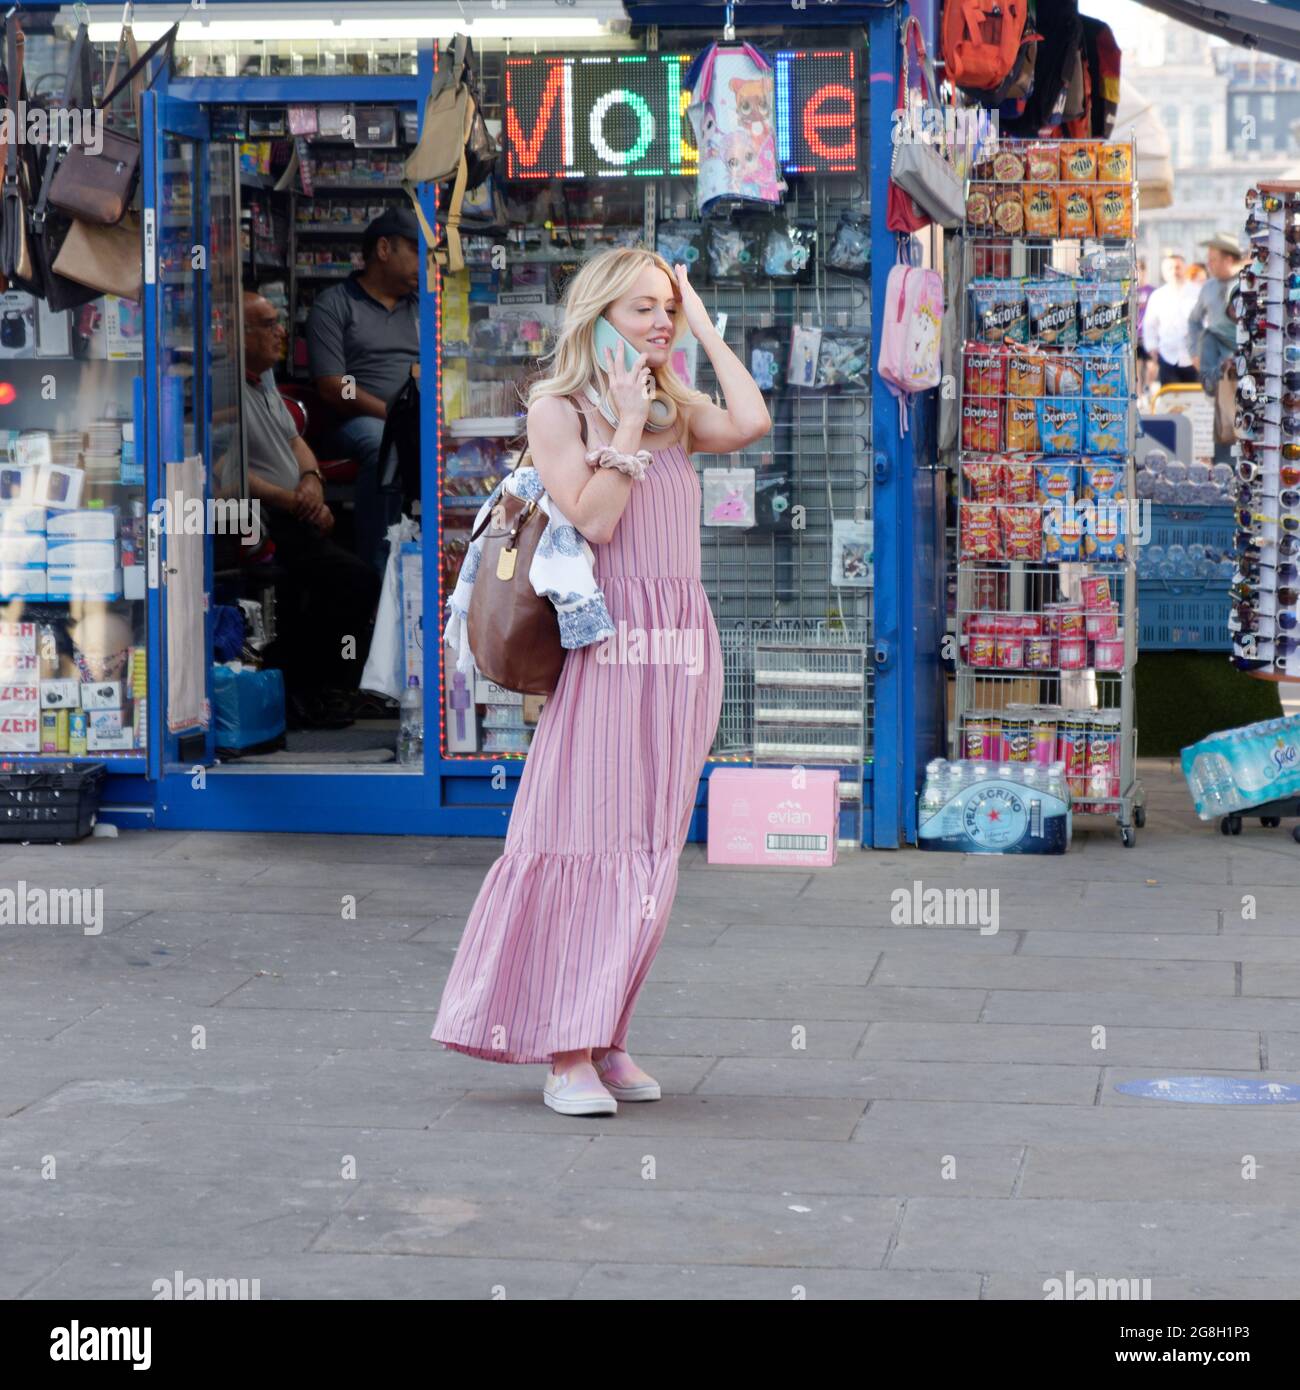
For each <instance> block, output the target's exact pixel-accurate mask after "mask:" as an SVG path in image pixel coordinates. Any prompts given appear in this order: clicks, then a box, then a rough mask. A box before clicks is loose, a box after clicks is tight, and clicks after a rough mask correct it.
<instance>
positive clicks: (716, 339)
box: [433, 247, 771, 1115]
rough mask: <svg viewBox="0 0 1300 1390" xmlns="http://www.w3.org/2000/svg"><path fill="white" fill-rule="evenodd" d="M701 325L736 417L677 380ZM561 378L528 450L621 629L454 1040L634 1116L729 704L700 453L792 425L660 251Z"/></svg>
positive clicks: (563, 681)
mask: <svg viewBox="0 0 1300 1390" xmlns="http://www.w3.org/2000/svg"><path fill="white" fill-rule="evenodd" d="M602 317H603V318H604V319H606V320H607V321H608V323H609V325H610V326H612V327H613V328H614V329H615V330H617V332H618V333H619V334H621V335H622V337H623V338H625V339H626V340H627V342H628V344H630V346H631V348H632V349H633V350H635V353H636V356H635V359H634V360H632V361H631V362H630V364H626V365H625V364H624V363H623V362H620V361H619V360H618V358H617V356H616V355H615V354H614V353H613V352H611V351H608V350H606V351H600V350H598V348H597V345H596V337H597V324H598V321H599V320H600V319H601V318H602ZM683 324H685V325H686V326H688V327H689V328H690V330H691V332H692V333H693V334H694V335H695V337H696V338H697V339H698V341H699V345H700V348H701V349H702V350H703V351H704V352H705V353H707V354H708V357H709V361H710V362H711V363H712V365H713V369H714V373H715V375H716V376H717V380H718V384H719V386H720V387H721V389H722V396H723V399H724V401H725V405H723V406H718V405H715V404H714V403H713V402H712V401H710V400H709V399H708V397H706V396H704V395H702V394H701V393H699V392H697V391H692V390H690V389H688V388H687V387H686V386H685V385H684V384H683V383H682V382H681V381H680V380H679V379H678V378H677V377H676V376H675V375H674V373H673V371H672V369H671V367H670V365H669V361H670V358H671V355H672V351H673V346H674V343H675V342H676V340H677V337H678V335H679V334H680V333H681V331H682V327H683ZM601 333H602V335H607V333H608V330H607V329H604V328H602V329H601ZM549 366H550V374H549V375H548V376H546V377H543V378H541V379H539V380H537V381H535V382H534V383H533V385H532V388H531V390H530V393H529V398H528V443H529V448H530V449H531V451H532V456H533V462H534V463H535V465H536V467H537V471H538V473H539V475H540V477H541V480H542V482H543V484H544V485H545V487H546V489H547V491H548V493H549V494H550V496H551V497H552V498H553V499H554V500H555V502H556V504H557V505H558V507H559V508H560V510H561V511H562V512H563V513H564V515H565V517H567V518H568V519H569V520H570V521H571V522H572V523H573V525H574V526H575V527H576V528H577V529H578V530H579V531H580V532H581V533H582V535H583V536H585V537H586V539H587V540H588V541H589V542H590V543H591V545H592V547H593V549H594V552H595V557H596V560H595V572H596V579H597V581H598V582H599V584H600V586H601V588H602V589H603V590H604V594H605V601H606V603H607V605H608V608H609V613H610V616H611V618H612V619H613V623H614V627H615V629H616V630H617V632H618V636H617V637H616V638H611V639H608V640H607V641H605V642H603V643H600V644H593V645H591V646H586V647H580V648H576V649H574V650H572V651H570V652H569V654H568V656H567V657H566V658H565V664H564V669H563V672H562V674H561V676H560V682H559V685H558V686H557V687H556V690H555V693H554V694H553V695H552V696H551V697H550V699H548V700H547V702H546V704H545V705H544V706H543V709H542V714H541V718H540V720H539V722H538V725H537V730H536V732H535V733H534V735H533V741H532V745H531V747H530V749H529V753H528V758H527V761H526V763H525V765H524V770H523V775H522V777H521V778H520V781H519V791H518V794H517V795H516V797H515V802H514V809H513V811H512V813H511V817H510V825H509V829H508V831H507V833H506V840H505V851H504V853H503V854H502V855H501V857H500V858H499V859H498V860H497V861H496V863H494V864H493V865H492V867H491V868H490V869H489V870H488V873H487V877H486V878H485V879H484V881H483V886H482V888H481V889H480V890H479V894H478V899H477V901H476V902H475V904H474V907H473V910H472V911H471V913H470V917H469V921H468V923H467V924H466V927H465V931H464V934H463V936H462V938H461V943H460V948H459V950H458V951H457V953H456V959H455V961H454V962H453V964H452V968H451V973H450V975H449V977H448V979H447V985H446V989H445V991H444V993H443V997H442V1003H441V1006H440V1008H439V1010H438V1017H437V1020H436V1021H435V1023H434V1028H433V1038H434V1039H435V1040H436V1041H439V1042H441V1043H443V1044H444V1045H445V1046H447V1047H449V1048H454V1049H455V1050H457V1051H460V1052H466V1053H469V1054H470V1055H472V1056H475V1057H482V1058H486V1059H487V1060H489V1061H494V1062H550V1063H551V1071H550V1073H549V1074H548V1076H547V1078H546V1084H545V1087H544V1090H543V1099H544V1101H545V1103H546V1104H547V1105H548V1106H550V1107H551V1109H553V1110H556V1111H558V1112H559V1113H561V1114H566V1115H598V1114H613V1113H614V1112H616V1111H617V1109H618V1104H617V1103H618V1101H620V1100H629V1101H641V1100H658V1099H659V1097H660V1088H659V1083H658V1082H657V1081H655V1080H654V1078H653V1077H651V1076H648V1075H647V1074H646V1073H645V1072H644V1071H642V1070H641V1069H640V1068H639V1067H638V1066H637V1065H636V1064H635V1062H633V1060H632V1058H631V1057H630V1056H629V1055H628V1052H627V1040H628V1026H629V1024H630V1022H631V1019H632V1011H633V1009H634V1008H635V1006H636V1000H637V995H638V994H639V993H640V990H641V986H642V985H643V984H644V983H645V979H646V975H647V974H648V973H649V970H650V966H651V963H652V962H653V960H654V957H655V953H656V952H657V951H658V949H659V944H660V942H661V941H662V939H663V934H664V929H665V928H666V926H667V924H668V916H669V912H670V910H671V908H672V903H673V898H674V896H675V894H676V891H677V861H678V858H679V856H680V854H681V851H682V847H683V845H684V844H685V842H686V835H687V831H688V829H689V826H690V818H691V812H692V809H693V808H694V805H695V793H696V787H697V785H698V781H699V775H700V772H701V770H702V768H703V765H704V762H705V759H706V758H707V756H708V751H709V748H710V746H711V745H712V742H713V735H714V732H715V730H716V728H717V723H718V715H719V713H720V711H721V707H722V652H721V647H720V644H719V641H718V632H717V627H716V626H715V624H714V621H713V614H712V612H711V610H710V608H709V601H708V598H707V597H706V595H705V592H704V588H703V586H702V585H701V583H700V508H701V501H700V485H699V479H698V476H697V474H696V471H695V467H694V465H693V464H692V462H691V458H690V454H689V453H688V449H690V448H696V449H699V450H701V451H704V452H708V453H728V452H730V451H731V450H734V449H740V448H743V447H744V446H745V445H746V444H750V443H752V442H753V441H754V440H756V439H759V438H761V437H762V436H763V435H765V434H766V433H767V432H768V430H769V429H770V428H771V420H770V419H769V417H768V413H767V407H766V405H765V404H764V401H763V396H762V393H761V392H760V391H759V389H758V387H757V386H756V385H755V384H754V381H753V378H752V377H751V376H750V375H749V373H748V372H747V371H746V370H745V368H744V366H743V365H742V363H741V362H740V361H739V359H738V358H737V357H736V356H735V354H734V353H733V352H732V351H731V350H730V348H728V347H727V345H726V344H725V343H724V342H723V340H722V337H721V335H720V334H719V333H718V331H717V329H716V328H715V327H714V325H713V322H712V320H711V319H710V318H709V315H708V311H707V310H706V309H705V307H704V304H703V303H702V301H701V300H700V297H699V295H698V294H697V293H696V292H695V290H694V289H693V288H692V287H691V284H690V282H689V280H688V279H687V275H686V267H685V266H682V265H679V266H677V267H675V268H674V267H671V266H669V265H668V263H667V262H666V261H665V260H664V259H663V258H662V257H661V256H658V255H656V254H655V253H654V252H652V251H648V250H645V249H643V248H637V247H625V248H620V249H617V250H611V251H603V252H601V253H600V254H598V255H596V256H594V257H593V258H592V259H591V260H590V261H588V262H587V263H586V264H585V265H584V266H583V267H582V268H581V269H580V270H579V271H578V272H577V274H576V275H575V276H574V277H573V279H572V281H571V282H570V284H569V286H568V288H567V290H566V292H565V304H564V325H563V329H562V331H561V333H560V338H559V342H558V343H557V345H556V347H555V350H554V352H553V353H552V354H551V358H550V361H549ZM584 425H585V434H584V429H583V426H584Z"/></svg>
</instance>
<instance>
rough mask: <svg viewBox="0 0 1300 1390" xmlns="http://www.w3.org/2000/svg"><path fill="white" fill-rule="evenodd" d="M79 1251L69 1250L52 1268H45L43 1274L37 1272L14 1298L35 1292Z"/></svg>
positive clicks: (24, 1296)
mask: <svg viewBox="0 0 1300 1390" xmlns="http://www.w3.org/2000/svg"><path fill="white" fill-rule="evenodd" d="M80 1253H81V1251H80V1250H69V1251H68V1253H67V1254H66V1255H65V1256H64V1257H63V1258H62V1259H61V1260H60V1261H59V1262H58V1264H57V1265H55V1266H54V1268H53V1269H47V1270H46V1271H45V1272H44V1273H43V1274H38V1275H37V1276H36V1278H35V1279H33V1280H32V1281H31V1282H30V1283H28V1284H25V1285H23V1287H22V1288H21V1289H19V1290H18V1292H17V1294H16V1295H15V1298H26V1297H27V1295H28V1294H31V1293H35V1292H36V1290H37V1289H39V1288H40V1286H41V1285H42V1284H43V1283H44V1282H45V1281H46V1280H47V1279H53V1278H54V1276H55V1275H56V1274H58V1272H59V1271H60V1270H61V1269H62V1268H63V1267H64V1266H65V1265H66V1264H68V1263H70V1262H71V1261H72V1260H74V1259H75V1258H76V1257H77V1256H78V1255H79V1254H80Z"/></svg>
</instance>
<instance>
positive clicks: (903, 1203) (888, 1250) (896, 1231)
mask: <svg viewBox="0 0 1300 1390" xmlns="http://www.w3.org/2000/svg"><path fill="white" fill-rule="evenodd" d="M906 1216H907V1198H906V1197H904V1198H902V1199H901V1200H900V1202H899V1204H898V1210H897V1211H896V1212H895V1213H894V1225H893V1229H892V1230H891V1231H890V1232H889V1239H888V1241H886V1243H885V1253H884V1255H883V1256H882V1257H881V1260H880V1264H879V1266H878V1268H880V1269H888V1268H889V1257H890V1256H891V1255H892V1254H893V1253H894V1251H895V1249H896V1248H897V1246H898V1238H899V1236H900V1235H901V1234H902V1230H903V1220H904V1218H905V1217H906Z"/></svg>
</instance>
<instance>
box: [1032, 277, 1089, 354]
mask: <svg viewBox="0 0 1300 1390" xmlns="http://www.w3.org/2000/svg"><path fill="white" fill-rule="evenodd" d="M1025 303H1026V306H1027V312H1028V318H1029V341H1030V342H1031V343H1037V344H1040V345H1042V346H1044V347H1073V346H1074V345H1075V344H1076V343H1077V342H1078V341H1079V301H1078V300H1077V299H1076V298H1075V294H1074V282H1073V281H1072V280H1065V279H1055V280H1026V281H1025Z"/></svg>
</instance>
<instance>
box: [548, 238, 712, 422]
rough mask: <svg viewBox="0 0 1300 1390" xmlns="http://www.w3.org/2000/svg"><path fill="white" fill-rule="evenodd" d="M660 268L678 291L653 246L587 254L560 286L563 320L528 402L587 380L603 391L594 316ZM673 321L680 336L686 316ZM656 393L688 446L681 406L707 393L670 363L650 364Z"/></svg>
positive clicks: (576, 390) (577, 392)
mask: <svg viewBox="0 0 1300 1390" xmlns="http://www.w3.org/2000/svg"><path fill="white" fill-rule="evenodd" d="M650 265H652V266H654V267H655V268H656V269H658V270H662V271H663V273H664V274H665V275H666V276H667V277H668V283H669V284H670V285H672V287H673V292H674V294H676V293H677V277H676V275H674V274H673V269H672V266H670V265H669V264H668V262H667V261H666V260H664V258H663V257H662V256H661V255H659V253H658V252H657V251H651V250H650V248H649V247H646V246H617V247H613V248H611V249H610V250H608V251H601V252H599V253H597V254H596V255H595V256H593V257H592V258H591V260H589V261H588V262H587V263H586V264H585V265H584V266H583V267H582V269H581V270H579V271H578V273H577V274H576V275H575V276H574V277H573V279H572V280H570V281H569V283H568V285H567V286H566V287H565V290H564V300H563V305H564V322H563V326H562V327H561V329H560V336H559V339H558V341H557V342H556V344H555V347H554V348H553V349H552V350H551V351H550V352H549V353H547V354H546V356H545V358H544V359H543V361H545V362H548V363H550V365H551V370H550V373H549V374H548V375H546V376H540V377H537V378H536V379H535V380H534V381H533V382H532V383H531V385H530V386H529V388H528V396H527V403H528V404H529V405H532V403H533V402H534V401H536V400H540V399H541V398H542V397H543V396H581V395H582V394H583V392H584V391H585V389H586V387H587V386H588V384H590V385H592V386H594V387H595V388H596V390H597V391H598V392H599V393H600V394H601V395H604V393H605V391H606V389H607V387H608V386H609V376H608V374H607V373H606V371H605V369H604V367H603V366H602V365H601V364H600V362H598V361H597V359H596V343H595V335H596V320H597V319H598V318H600V316H601V315H602V314H603V313H604V312H605V310H606V309H608V308H609V306H610V305H611V304H613V302H614V301H615V300H616V299H619V298H621V297H622V296H623V295H625V294H627V292H628V291H629V290H630V289H631V288H632V286H633V285H634V284H635V283H636V280H637V277H638V276H639V275H640V274H641V272H642V271H643V270H644V269H645V268H646V266H650ZM675 319H676V322H675V323H674V326H673V342H674V343H675V342H676V341H677V339H678V337H679V336H680V335H681V331H682V327H683V325H684V323H685V317H684V316H683V315H682V314H680V313H678V314H677V315H676V316H675ZM650 370H651V372H652V374H653V375H654V379H655V386H656V389H657V392H658V394H659V395H660V396H664V397H667V398H668V399H669V400H672V401H673V402H674V403H675V404H676V405H677V407H678V416H679V418H680V420H681V438H682V446H683V448H689V444H690V431H689V423H688V418H687V414H686V411H685V410H684V409H682V407H684V406H692V405H697V404H700V403H702V402H706V401H707V400H708V399H709V398H708V396H706V395H705V394H704V393H703V392H702V391H694V390H692V389H691V388H690V387H689V386H687V385H686V383H685V382H684V381H682V380H681V378H680V377H679V376H678V375H677V373H676V372H674V371H673V369H672V367H671V365H670V364H669V363H665V364H664V365H663V366H662V367H652V368H651V369H650Z"/></svg>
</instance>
